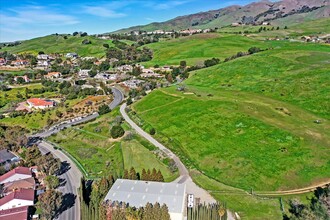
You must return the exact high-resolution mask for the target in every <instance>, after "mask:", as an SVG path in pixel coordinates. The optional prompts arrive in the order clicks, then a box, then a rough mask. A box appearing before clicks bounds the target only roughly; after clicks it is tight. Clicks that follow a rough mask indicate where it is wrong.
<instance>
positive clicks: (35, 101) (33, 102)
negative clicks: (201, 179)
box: [26, 98, 54, 106]
mask: <svg viewBox="0 0 330 220" xmlns="http://www.w3.org/2000/svg"><path fill="white" fill-rule="evenodd" d="M26 101H27V102H28V103H31V105H33V106H48V105H53V103H54V102H53V101H46V100H44V99H39V98H31V99H28V100H26Z"/></svg>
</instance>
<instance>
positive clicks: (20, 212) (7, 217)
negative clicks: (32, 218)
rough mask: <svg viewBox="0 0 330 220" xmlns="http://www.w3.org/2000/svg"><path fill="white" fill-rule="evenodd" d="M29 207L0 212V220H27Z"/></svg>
mask: <svg viewBox="0 0 330 220" xmlns="http://www.w3.org/2000/svg"><path fill="white" fill-rule="evenodd" d="M28 209H29V206H22V207H18V208H12V209H7V210H1V211H0V220H13V219H15V220H27V219H28Z"/></svg>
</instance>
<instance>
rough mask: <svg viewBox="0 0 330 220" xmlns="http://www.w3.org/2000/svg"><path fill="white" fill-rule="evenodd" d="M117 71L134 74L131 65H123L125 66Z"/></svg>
mask: <svg viewBox="0 0 330 220" xmlns="http://www.w3.org/2000/svg"><path fill="white" fill-rule="evenodd" d="M117 70H118V71H120V72H132V71H133V67H132V66H131V65H123V66H119V67H117Z"/></svg>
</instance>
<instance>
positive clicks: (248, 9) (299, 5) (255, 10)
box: [114, 0, 330, 33]
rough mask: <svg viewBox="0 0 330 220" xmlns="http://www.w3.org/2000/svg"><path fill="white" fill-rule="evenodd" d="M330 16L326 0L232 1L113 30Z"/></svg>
mask: <svg viewBox="0 0 330 220" xmlns="http://www.w3.org/2000/svg"><path fill="white" fill-rule="evenodd" d="M329 16H330V2H329V1H327V0H282V1H278V2H271V1H268V0H264V1H259V2H254V3H251V4H248V5H245V6H239V5H233V6H229V7H226V8H223V9H218V10H212V11H207V12H200V13H196V14H191V15H186V16H180V17H177V18H174V19H172V20H169V21H165V22H154V23H151V24H148V25H144V26H135V27H130V28H126V29H121V30H118V31H115V32H114V33H124V32H125V33H129V32H131V31H135V30H141V31H154V30H159V29H161V30H182V29H187V28H193V29H198V28H215V27H218V28H221V27H224V26H228V25H231V24H232V23H235V22H241V23H244V24H254V23H257V24H260V23H262V22H264V21H267V22H270V23H271V24H274V25H279V24H285V25H293V24H297V23H299V22H301V21H303V20H315V19H319V18H324V17H329Z"/></svg>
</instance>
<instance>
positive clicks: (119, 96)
mask: <svg viewBox="0 0 330 220" xmlns="http://www.w3.org/2000/svg"><path fill="white" fill-rule="evenodd" d="M112 93H113V101H112V102H111V103H110V104H109V107H110V109H111V110H113V109H114V108H116V107H117V106H118V105H119V104H120V103H121V102H122V101H123V99H124V95H123V93H122V92H121V91H120V90H118V89H116V88H114V87H112ZM98 116H99V113H97V112H94V113H93V114H91V115H88V116H85V117H77V118H74V119H71V120H70V121H65V122H61V123H60V124H57V125H53V126H51V127H50V128H49V129H47V130H46V131H41V132H39V133H37V134H34V135H32V136H31V137H41V138H46V137H49V136H50V135H52V134H56V133H58V132H59V131H61V130H63V129H64V128H68V127H71V126H74V125H78V124H81V123H85V122H87V121H91V120H93V119H95V118H97V117H98Z"/></svg>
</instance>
